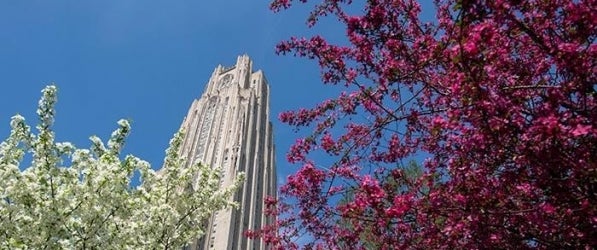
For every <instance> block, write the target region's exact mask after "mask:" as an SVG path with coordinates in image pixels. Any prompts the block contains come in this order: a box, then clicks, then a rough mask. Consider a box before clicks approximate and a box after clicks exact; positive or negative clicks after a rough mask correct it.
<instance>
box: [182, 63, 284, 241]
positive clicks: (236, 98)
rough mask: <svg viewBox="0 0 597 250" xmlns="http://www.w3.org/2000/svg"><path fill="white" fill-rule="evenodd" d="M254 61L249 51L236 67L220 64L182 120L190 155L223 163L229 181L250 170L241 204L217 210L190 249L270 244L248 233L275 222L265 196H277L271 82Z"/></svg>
mask: <svg viewBox="0 0 597 250" xmlns="http://www.w3.org/2000/svg"><path fill="white" fill-rule="evenodd" d="M252 64H253V62H252V61H251V59H250V58H249V57H248V56H247V55H243V56H239V57H238V59H237V61H236V64H235V65H233V66H231V67H224V66H221V65H219V66H218V67H216V69H215V70H214V72H213V73H212V75H211V78H210V79H209V81H208V82H207V84H206V87H205V91H204V92H203V94H202V95H201V97H200V98H199V99H196V100H194V101H193V103H192V104H191V108H190V109H189V112H188V114H187V116H186V117H185V119H184V121H183V123H182V128H183V129H184V131H185V138H184V141H183V146H182V155H186V157H187V159H192V162H193V163H194V162H197V161H202V162H203V163H205V164H208V165H209V166H221V167H222V171H223V178H222V182H221V185H223V186H227V185H230V184H232V181H233V180H234V177H235V176H236V175H237V174H238V173H239V172H244V173H245V182H244V184H243V186H242V187H241V188H240V189H239V190H238V191H237V192H236V194H235V195H234V200H235V201H237V202H238V203H240V206H239V208H238V209H228V210H222V211H218V212H216V213H215V214H213V215H212V217H211V218H210V219H209V221H207V222H206V225H205V226H206V229H207V230H206V234H205V235H204V236H203V237H202V238H201V239H199V240H197V242H195V243H194V244H192V245H190V246H189V247H187V249H218V250H224V249H264V248H265V246H264V245H263V244H262V242H260V241H259V240H250V239H247V238H246V237H244V236H243V232H244V231H246V230H249V229H251V230H255V229H259V228H261V227H262V226H263V225H265V224H266V223H270V222H272V221H271V220H273V219H272V218H266V216H264V215H263V210H264V204H263V198H264V197H266V196H276V187H277V185H276V168H275V161H274V160H275V157H274V144H273V137H272V124H271V122H270V121H269V115H270V108H269V85H268V83H267V80H266V78H265V76H264V74H263V72H262V71H261V70H258V71H253V69H252ZM189 163H191V161H190V162H189Z"/></svg>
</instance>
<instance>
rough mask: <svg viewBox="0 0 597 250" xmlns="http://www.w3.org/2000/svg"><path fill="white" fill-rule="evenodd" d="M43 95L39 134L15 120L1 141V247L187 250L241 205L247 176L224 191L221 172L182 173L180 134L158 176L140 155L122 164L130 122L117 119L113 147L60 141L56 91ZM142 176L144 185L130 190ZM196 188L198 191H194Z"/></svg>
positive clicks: (189, 170) (190, 170)
mask: <svg viewBox="0 0 597 250" xmlns="http://www.w3.org/2000/svg"><path fill="white" fill-rule="evenodd" d="M42 93H43V95H42V99H41V100H40V101H39V108H38V115H39V116H40V124H38V126H37V128H38V130H39V132H38V133H37V134H33V133H31V132H30V129H29V126H27V125H26V124H25V119H24V118H23V117H22V116H20V115H16V116H14V117H13V118H12V120H11V128H12V130H11V134H10V136H9V137H8V138H7V139H6V140H5V141H4V142H2V143H0V232H3V233H2V234H0V249H41V248H51V249H65V248H67V249H87V248H89V249H96V248H99V249H158V248H180V247H182V246H184V245H185V244H187V243H188V242H189V241H191V240H193V239H196V238H197V237H199V236H200V235H201V234H202V233H203V230H202V229H201V228H198V227H197V226H195V225H201V224H202V222H203V221H204V220H205V219H206V218H208V216H210V215H211V213H212V212H214V211H217V210H220V209H223V208H226V207H229V206H233V205H235V204H234V203H232V202H231V201H230V200H231V195H232V194H233V192H234V190H235V189H237V188H238V186H239V185H240V183H241V181H242V177H241V178H239V179H237V180H236V182H235V183H234V185H232V186H230V187H227V188H224V189H220V187H219V178H220V173H219V168H217V167H216V168H211V167H208V166H205V165H201V164H195V165H193V166H191V167H189V168H183V166H184V165H185V159H183V158H182V157H180V156H179V155H178V152H179V150H180V145H181V142H182V138H183V137H182V133H181V132H179V133H176V134H175V135H174V137H173V138H172V140H171V142H170V147H169V148H168V149H167V150H166V158H165V164H164V167H163V168H162V169H161V170H160V171H159V174H158V173H156V172H155V171H153V170H152V169H151V167H150V166H149V163H147V162H146V161H143V160H141V159H139V158H137V157H135V156H132V155H128V156H126V157H125V158H124V160H121V156H120V150H121V149H122V147H123V145H124V140H125V138H126V136H127V134H128V133H129V131H130V124H129V122H128V121H126V120H120V121H118V125H119V128H118V129H117V130H116V131H114V133H113V134H112V136H111V137H110V140H109V141H108V148H106V147H105V146H104V143H103V142H102V141H101V140H100V139H99V138H98V137H96V136H92V137H91V138H90V139H91V141H92V146H91V149H77V148H76V147H75V146H74V145H72V144H71V143H68V142H61V143H56V142H54V132H53V131H52V130H51V125H52V123H53V121H54V104H55V103H56V88H55V87H54V86H49V87H47V88H45V89H44V91H42ZM25 152H30V153H31V154H32V155H33V161H32V162H31V165H30V166H21V164H23V158H24V157H23V155H24V153H25ZM63 163H69V164H70V166H63ZM20 169H23V170H20ZM135 172H139V173H140V174H141V181H142V182H141V183H140V184H139V186H137V187H131V186H130V183H131V178H132V177H133V173H135ZM194 176H199V178H198V179H197V180H194ZM191 183H192V184H194V187H195V188H194V189H195V190H194V191H192V192H188V189H187V188H188V187H189V185H190V184H191Z"/></svg>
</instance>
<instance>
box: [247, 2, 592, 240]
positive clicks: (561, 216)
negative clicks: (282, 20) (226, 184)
mask: <svg viewBox="0 0 597 250" xmlns="http://www.w3.org/2000/svg"><path fill="white" fill-rule="evenodd" d="M292 2H293V1H288V0H284V1H282V0H275V1H273V3H272V5H271V7H272V9H273V10H274V11H280V10H283V9H286V8H289V7H290V6H291V3H292ZM300 2H306V1H300ZM434 4H435V6H433V7H429V11H435V17H436V20H434V21H432V22H426V21H423V19H422V17H421V16H422V7H421V6H420V4H419V2H418V1H415V0H374V1H363V2H359V3H357V2H356V1H354V2H353V1H343V0H322V1H320V2H319V3H317V4H316V6H315V7H314V10H313V11H312V12H311V16H309V19H308V20H309V22H308V24H309V26H310V27H315V26H314V25H315V24H316V23H317V20H319V19H320V18H324V17H325V16H333V17H334V18H336V19H337V20H339V22H340V23H341V24H342V25H344V26H345V28H346V34H347V38H348V39H347V41H349V43H348V44H340V45H335V44H332V43H329V42H328V41H327V40H326V38H325V37H323V36H320V35H317V36H314V37H312V38H300V39H299V38H291V39H289V40H288V41H284V42H281V43H280V44H279V45H278V47H277V49H278V52H279V53H281V54H294V55H296V56H300V57H307V58H311V59H314V60H317V62H318V63H319V65H320V67H321V70H322V77H323V78H322V81H323V82H324V83H325V84H332V85H337V87H338V88H339V89H341V90H340V91H338V92H339V95H338V97H337V98H335V99H332V100H325V101H323V102H322V104H321V105H318V106H316V107H314V108H311V109H307V108H305V109H302V110H300V111H297V112H286V113H284V114H283V115H282V116H281V120H282V121H283V122H286V123H288V124H289V125H291V126H296V127H297V128H298V127H312V128H313V131H314V132H313V134H312V135H310V136H309V137H307V138H306V139H301V140H298V141H297V144H296V145H295V146H294V147H293V150H291V151H290V155H289V156H288V158H289V159H292V161H293V162H303V163H304V166H303V167H302V168H300V169H299V170H298V171H297V172H296V174H294V175H291V176H290V177H289V180H291V181H289V182H288V183H287V184H286V185H285V186H284V187H282V189H281V196H280V197H281V198H280V200H278V201H277V202H276V203H275V205H276V206H278V209H272V211H277V212H278V213H279V214H278V218H280V220H279V223H278V224H277V225H275V226H274V228H277V230H264V231H262V232H261V234H259V233H256V234H255V235H253V236H255V237H257V236H264V239H265V240H266V241H267V242H269V243H271V244H272V245H273V246H274V247H278V248H298V247H304V248H318V247H319V248H321V247H325V248H326V249H336V248H350V249H371V248H375V249H401V248H422V249H445V248H458V249H479V248H486V247H487V246H488V245H497V246H500V248H512V249H516V248H541V249H573V248H574V249H582V248H585V249H590V248H594V247H595V246H596V245H597V242H596V241H595V239H597V233H596V232H597V231H596V230H595V228H596V227H597V206H596V205H595V204H597V197H596V196H595V190H596V187H597V186H596V185H597V184H596V183H597V182H596V179H595V173H597V66H596V65H597V64H596V61H595V58H597V43H596V41H595V39H596V38H597V12H596V11H594V10H595V9H597V2H596V1H594V0H574V1H573V0H560V1H555V0H547V1H544V0H542V1H538V0H530V1H515V0H499V1H481V0H470V1H469V0H467V1H464V0H436V1H434ZM359 8H360V9H361V10H362V13H357V11H355V10H358V9H359ZM346 92H350V95H347V94H345V93H346ZM347 96H350V98H347ZM319 149H323V151H325V152H326V153H328V154H329V155H330V157H334V159H337V161H336V163H335V164H334V165H332V166H322V167H318V168H317V169H316V170H315V169H313V168H314V166H317V165H316V164H315V163H313V162H312V159H310V153H311V152H314V151H315V150H319ZM421 157H427V159H426V160H425V161H424V162H420V167H419V170H420V172H419V173H417V174H410V175H409V174H404V173H401V172H400V171H398V172H397V171H395V170H405V169H407V168H405V164H404V163H403V162H405V161H407V160H408V159H413V158H415V159H417V158H418V159H420V158H421ZM314 174H316V175H314ZM315 176H316V177H317V178H315ZM326 189H333V192H330V191H329V190H326ZM288 207H296V209H283V208H288ZM297 241H301V243H300V244H297ZM304 242H307V243H304Z"/></svg>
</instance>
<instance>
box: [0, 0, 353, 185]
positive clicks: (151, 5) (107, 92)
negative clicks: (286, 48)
mask: <svg viewBox="0 0 597 250" xmlns="http://www.w3.org/2000/svg"><path fill="white" fill-rule="evenodd" d="M308 10H309V9H308V8H307V6H301V7H300V8H293V9H291V10H290V11H285V12H282V13H278V14H275V13H272V12H271V11H270V10H269V9H268V1H246V0H244V1H232V0H230V1H198V0H194V1H193V0H189V1H186V0H180V1H165V0H164V1H149V0H146V1H131V0H124V1H123V0H103V1H60V0H57V1H41V0H38V1H36V0H32V1H3V2H2V3H0V27H1V30H2V31H1V32H0V86H2V88H0V137H1V138H6V136H8V133H9V120H10V117H11V116H13V115H14V114H16V113H19V114H21V115H23V116H25V118H26V119H27V120H28V122H29V124H30V125H34V124H36V122H37V117H36V115H35V110H36V105H37V101H38V99H39V97H40V91H41V89H42V88H43V87H44V86H46V85H48V84H50V83H52V82H54V83H55V84H56V85H57V86H58V88H59V95H58V98H59V100H58V104H57V116H56V124H55V126H54V128H55V131H56V134H57V137H58V140H59V141H71V142H73V143H75V145H76V146H78V147H82V148H85V147H88V146H89V145H90V142H89V140H88V137H89V136H90V135H94V134H95V135H98V136H100V137H101V138H102V139H104V140H106V139H107V138H108V137H109V135H110V133H111V132H112V131H113V130H114V129H115V128H116V121H118V120H119V119H121V118H127V119H130V120H132V126H133V130H132V133H131V135H130V137H129V138H128V141H127V144H126V148H125V153H133V154H135V155H137V156H139V157H141V158H143V159H146V160H148V161H149V162H150V163H151V164H152V166H154V168H156V167H159V166H160V165H161V163H162V160H163V157H164V150H165V149H166V147H167V144H168V140H169V139H170V137H171V136H172V134H173V133H174V132H175V131H176V130H177V129H178V128H179V126H180V123H181V122H182V119H183V117H184V116H185V115H186V112H187V110H188V108H189V105H190V104H191V102H192V100H193V99H194V98H196V97H198V96H199V95H200V94H201V93H202V91H203V88H204V84H205V82H206V81H207V80H208V78H209V76H210V75H211V72H212V71H213V69H214V68H215V67H216V66H217V65H218V64H223V65H233V64H234V63H235V62H236V57H237V56H238V55H240V54H244V53H247V54H248V55H249V56H251V57H252V59H253V60H254V67H255V68H256V69H262V70H264V72H265V74H266V76H267V78H268V80H269V82H270V85H271V108H272V110H273V113H272V117H271V119H272V120H273V122H274V126H275V127H274V129H275V143H276V147H277V152H276V153H277V158H278V160H277V163H278V173H279V175H280V178H279V179H284V178H285V176H286V175H287V174H288V173H290V172H292V171H294V170H295V169H296V168H295V167H291V166H289V165H288V163H286V160H285V153H286V151H287V149H288V148H289V145H290V144H291V143H292V142H294V140H295V139H296V137H297V135H296V134H294V132H292V130H291V128H289V127H287V126H285V125H284V124H280V123H279V122H278V121H277V114H278V113H280V112H281V111H283V110H288V109H294V108H297V107H304V106H312V105H313V104H315V103H317V102H318V101H320V100H322V99H323V98H325V97H329V96H332V95H333V92H334V91H332V89H331V87H329V86H324V85H322V84H321V83H320V80H319V69H318V66H317V64H316V62H315V61H309V60H306V59H301V58H295V57H292V56H278V55H275V53H274V46H275V44H276V43H277V42H278V41H280V40H283V39H285V38H288V37H290V36H291V35H299V36H301V35H305V36H309V35H310V34H313V32H319V33H324V34H326V35H328V36H331V37H338V38H340V37H342V34H343V30H342V29H338V27H334V26H333V25H328V24H323V25H320V26H319V27H318V29H317V30H315V31H310V30H307V28H306V26H305V19H306V16H307V14H308ZM315 89H316V91H314V90H315Z"/></svg>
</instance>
